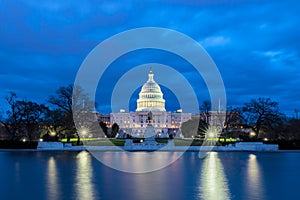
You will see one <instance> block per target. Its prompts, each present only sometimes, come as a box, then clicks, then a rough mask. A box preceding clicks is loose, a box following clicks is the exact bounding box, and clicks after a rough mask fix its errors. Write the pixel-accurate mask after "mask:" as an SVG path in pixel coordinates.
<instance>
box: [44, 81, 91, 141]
mask: <svg viewBox="0 0 300 200" xmlns="http://www.w3.org/2000/svg"><path fill="white" fill-rule="evenodd" d="M48 102H49V103H50V104H52V105H54V106H55V107H56V108H55V110H54V111H53V112H52V113H50V115H49V119H50V120H51V121H53V122H56V123H55V125H56V126H55V129H56V131H57V130H59V131H60V133H62V134H66V135H72V134H75V133H76V127H75V124H74V119H75V120H77V122H78V123H79V124H76V125H79V126H82V127H86V126H89V123H92V124H93V123H95V117H94V115H93V113H92V112H93V110H94V105H95V104H94V102H93V101H91V100H90V98H89V96H88V94H86V93H85V92H84V91H83V89H82V88H81V87H79V86H73V85H69V86H66V87H60V88H59V89H58V90H57V91H56V94H55V95H52V96H50V97H49V99H48ZM74 117H75V118H74ZM51 118H52V119H51Z"/></svg>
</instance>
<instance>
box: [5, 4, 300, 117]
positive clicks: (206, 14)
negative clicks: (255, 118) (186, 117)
mask: <svg viewBox="0 0 300 200" xmlns="http://www.w3.org/2000/svg"><path fill="white" fill-rule="evenodd" d="M299 10H300V2H298V1H297V0H294V1H292V0H285V1H280V0H278V1H276V0H273V1H267V0H260V1H255V0H219V1H217V0H210V1H209V0H206V1H205V0H198V1H191V0H175V1H171V0H167V1H138V0H137V1H96V0H91V1H74V0H65V1H61V0H43V1H38V0H0V21H1V27H0V65H1V68H0V69H1V70H0V80H1V82H0V97H1V100H0V102H1V106H0V107H1V108H0V109H2V110H3V109H5V101H4V96H6V95H7V93H8V91H15V92H16V93H17V94H18V96H19V97H21V98H26V99H29V100H35V101H39V102H44V101H45V99H47V98H48V96H49V95H51V94H53V93H54V92H55V90H56V89H57V88H58V87H60V86H66V85H68V84H70V83H73V82H74V79H75V76H76V73H77V70H78V69H79V67H80V65H81V63H82V61H83V60H84V58H85V57H86V56H87V55H88V53H89V52H90V51H91V50H92V49H93V48H94V47H95V46H96V45H98V44H99V43H100V42H102V41H103V40H105V39H107V38H109V37H110V36H112V35H114V34H117V33H119V32H122V31H125V30H128V29H132V28H138V27H145V26H155V27H164V28H169V29H174V30H176V31H179V32H182V33H184V34H186V35H188V36H190V37H192V38H193V39H194V40H196V41H197V42H199V43H200V44H201V45H202V46H203V47H204V48H205V49H206V51H207V52H208V53H209V54H210V56H211V57H212V59H213V60H214V61H215V63H216V65H217V66H218V68H219V71H220V73H221V75H222V78H223V81H224V84H225V87H226V93H227V100H228V105H232V106H239V105H241V104H243V103H244V102H246V101H248V100H250V99H251V98H256V97H270V98H272V99H273V100H275V101H278V102H279V105H280V108H281V110H282V111H283V112H285V113H286V114H288V115H293V112H294V109H295V108H297V109H300V89H299V86H300V78H299V77H300V66H299V65H300V57H299V56H300V40H299V35H300V26H299V24H300V16H299V14H298V13H299ZM130 56H131V57H130ZM165 60H171V61H170V62H168V63H167V64H168V65H169V66H172V60H174V62H173V64H174V65H175V64H176V63H175V60H176V58H174V56H172V55H169V54H168V55H167V54H165V53H160V52H157V51H145V52H136V54H131V55H127V56H124V58H120V59H119V60H117V61H116V63H117V64H115V65H114V66H112V67H111V69H110V70H108V71H107V73H106V77H107V81H110V82H109V83H110V84H109V85H111V87H107V88H106V89H105V90H104V89H103V88H102V89H101V91H98V93H97V94H98V98H99V99H101V100H100V102H101V104H99V110H100V112H109V109H108V106H107V105H108V104H109V102H110V99H109V98H108V99H106V98H105V97H106V96H107V95H108V96H109V94H110V93H111V90H112V89H111V88H112V87H113V85H114V84H115V83H116V81H117V80H118V78H119V77H120V76H121V75H122V73H125V72H126V70H129V69H130V67H131V66H135V65H137V64H142V63H147V62H162V63H163V62H164V61H165ZM177 63H178V62H177ZM120 65H122V67H123V68H121V67H120ZM125 65H126V67H125V68H124V66H125ZM118 66H119V68H118ZM185 67H186V66H184V63H182V68H181V70H182V71H183V72H185V71H184V69H185ZM178 69H179V70H180V66H178ZM186 77H188V79H189V80H193V77H194V73H193V72H188V71H187V72H186ZM145 79H147V75H145ZM197 92H198V98H199V101H202V100H206V99H207V98H208V96H207V88H205V85H203V87H201V88H197ZM167 93H169V94H166V95H165V98H166V99H171V100H169V103H168V101H167V108H169V109H171V110H175V109H177V107H178V105H177V104H172V103H171V102H172V99H174V96H173V95H172V94H170V92H167ZM103 94H104V95H103ZM133 98H134V97H133ZM174 102H176V101H175V100H174Z"/></svg>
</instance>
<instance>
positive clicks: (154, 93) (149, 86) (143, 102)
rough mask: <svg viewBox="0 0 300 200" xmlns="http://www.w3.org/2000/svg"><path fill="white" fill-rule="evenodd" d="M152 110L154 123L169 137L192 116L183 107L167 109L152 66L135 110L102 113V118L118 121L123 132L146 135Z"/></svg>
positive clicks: (162, 133)
mask: <svg viewBox="0 0 300 200" xmlns="http://www.w3.org/2000/svg"><path fill="white" fill-rule="evenodd" d="M150 111H151V112H152V115H153V119H152V125H153V127H154V129H155V132H156V134H157V135H158V136H160V137H167V136H168V135H169V134H174V133H176V132H177V131H178V129H179V128H180V127H181V124H182V123H183V122H185V121H188V120H190V119H191V118H192V114H191V113H183V112H182V110H181V109H179V110H177V112H175V113H172V112H169V111H166V109H165V100H164V98H163V93H162V91H161V89H160V86H159V85H158V84H157V83H156V82H155V80H154V74H153V72H152V68H150V72H149V74H148V80H147V82H146V83H145V84H144V85H143V87H142V89H141V91H140V93H139V99H138V100H137V109H136V110H135V112H129V113H128V112H125V111H124V110H120V112H119V113H111V114H110V115H109V116H106V119H105V115H102V119H101V120H102V121H106V122H108V120H109V124H110V125H112V124H114V123H117V124H118V125H119V127H120V132H121V133H122V132H123V133H129V134H131V135H133V136H144V134H145V131H146V126H147V124H148V123H149V121H148V113H149V112H150Z"/></svg>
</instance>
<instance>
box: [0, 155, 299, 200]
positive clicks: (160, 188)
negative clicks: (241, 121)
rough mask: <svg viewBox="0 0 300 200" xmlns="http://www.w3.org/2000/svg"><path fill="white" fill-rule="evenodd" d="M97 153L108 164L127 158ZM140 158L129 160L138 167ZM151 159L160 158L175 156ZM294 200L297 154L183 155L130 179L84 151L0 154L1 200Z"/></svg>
mask: <svg viewBox="0 0 300 200" xmlns="http://www.w3.org/2000/svg"><path fill="white" fill-rule="evenodd" d="M102 153H103V154H105V156H106V157H107V158H108V159H115V158H116V157H118V158H120V157H121V158H124V159H126V158H127V157H128V154H129V153H126V152H102ZM145 154H147V153H146V152H134V153H130V156H132V157H133V159H135V158H136V161H135V163H136V164H139V162H141V161H143V160H141V159H140V158H141V156H143V155H145ZM151 154H153V155H154V156H157V157H160V158H164V157H170V156H171V157H172V156H174V154H176V152H174V153H170V152H153V153H151ZM143 162H145V161H143ZM152 162H155V160H153V161H152ZM141 164H143V163H141ZM144 164H145V163H144ZM299 198H300V153H292V152H291V153H243V152H240V153H237V152H223V153H214V152H212V153H209V154H208V156H207V157H206V158H205V159H199V158H198V153H196V152H188V153H185V154H184V155H183V156H182V157H180V158H179V159H178V160H177V161H176V162H174V163H173V164H171V165H170V166H168V167H166V168H163V169H161V170H158V171H155V172H150V173H142V174H132V173H124V172H120V171H117V170H114V169H111V168H109V167H107V166H105V165H103V164H101V163H100V162H99V161H98V160H97V159H95V158H94V157H93V156H91V155H90V154H89V153H88V152H85V151H83V152H0V199H3V200H6V199H49V200H50V199H51V200H55V199H59V200H61V199H84V200H89V199H130V200H135V199H139V200H140V199H141V200H142V199H151V200H152V199H172V200H175V199H206V200H217V199H272V200H273V199H299Z"/></svg>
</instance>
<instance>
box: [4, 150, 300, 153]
mask: <svg viewBox="0 0 300 200" xmlns="http://www.w3.org/2000/svg"><path fill="white" fill-rule="evenodd" d="M75 151H99V152H100V151H101V152H125V151H126V152H154V151H159V152H258V153H300V150H294V149H292V150H277V151H262V150H255V151H252V150H227V151H216V150H211V151H201V150H199V151H197V150H186V151H184V150H175V149H174V150H122V149H119V150H107V149H103V150H101V149H98V150H88V149H62V150H57V149H56V150H55V149H53V150H45V149H43V150H41V149H0V153H1V152H75Z"/></svg>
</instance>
